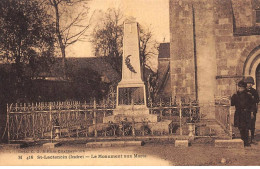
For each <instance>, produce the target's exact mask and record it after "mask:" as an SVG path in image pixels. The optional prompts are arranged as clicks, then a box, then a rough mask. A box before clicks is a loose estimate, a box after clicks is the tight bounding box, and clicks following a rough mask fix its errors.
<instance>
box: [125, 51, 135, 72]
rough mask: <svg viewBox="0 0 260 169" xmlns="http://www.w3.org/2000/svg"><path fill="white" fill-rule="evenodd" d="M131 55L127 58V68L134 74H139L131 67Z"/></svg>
mask: <svg viewBox="0 0 260 169" xmlns="http://www.w3.org/2000/svg"><path fill="white" fill-rule="evenodd" d="M130 56H131V55H128V56H127V57H126V58H125V64H126V66H127V68H128V69H129V70H130V71H131V72H134V73H137V72H136V71H135V69H134V67H133V66H132V65H131V63H130V58H129V57H130Z"/></svg>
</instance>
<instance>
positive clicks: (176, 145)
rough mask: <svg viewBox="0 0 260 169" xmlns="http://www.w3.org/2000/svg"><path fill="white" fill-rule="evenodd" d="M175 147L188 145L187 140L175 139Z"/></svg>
mask: <svg viewBox="0 0 260 169" xmlns="http://www.w3.org/2000/svg"><path fill="white" fill-rule="evenodd" d="M174 145H175V147H189V140H175V144H174Z"/></svg>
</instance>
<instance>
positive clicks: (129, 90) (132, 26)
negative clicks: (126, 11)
mask: <svg viewBox="0 0 260 169" xmlns="http://www.w3.org/2000/svg"><path fill="white" fill-rule="evenodd" d="M115 119H134V120H135V121H136V122H142V121H149V122H157V120H158V119H157V116H155V115H150V114H149V109H148V108H147V105H146V89H145V85H144V82H143V75H142V69H141V62H140V47H139V28H138V23H137V22H136V20H135V19H134V18H128V19H126V20H125V22H124V39H123V60H122V80H121V81H120V82H119V83H118V86H117V105H116V109H115V110H114V111H113V116H111V117H107V118H104V120H103V121H105V122H107V121H115ZM116 121H118V120H116Z"/></svg>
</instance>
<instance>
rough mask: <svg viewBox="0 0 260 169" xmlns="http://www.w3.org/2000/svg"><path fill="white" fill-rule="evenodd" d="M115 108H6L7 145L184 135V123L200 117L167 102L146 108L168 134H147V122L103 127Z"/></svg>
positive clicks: (193, 106)
mask: <svg viewBox="0 0 260 169" xmlns="http://www.w3.org/2000/svg"><path fill="white" fill-rule="evenodd" d="M115 105H116V104H115V103H114V102H112V101H111V100H103V101H101V102H99V103H98V104H97V103H96V101H93V102H91V103H86V102H78V101H72V102H48V103H46V102H44V103H35V104H28V103H27V104H11V105H7V129H8V130H7V131H8V141H9V142H11V141H21V140H27V139H28V140H53V139H55V137H56V136H57V135H60V137H61V138H86V137H87V138H91V137H126V136H130V137H133V136H134V137H135V136H149V135H188V131H187V127H186V123H187V122H189V121H190V122H193V123H198V122H199V121H200V117H201V115H200V111H199V110H200V107H199V105H198V103H195V102H190V103H178V104H177V103H176V102H172V101H171V99H170V100H169V101H163V100H160V101H159V102H158V103H156V104H155V103H151V102H150V103H149V104H148V108H149V111H150V114H156V115H158V116H159V120H160V121H163V120H170V122H171V123H170V125H169V130H168V131H167V130H163V131H160V130H158V131H151V130H150V128H149V122H148V121H143V122H141V123H140V122H139V123H136V122H134V120H133V121H121V122H119V123H117V124H116V123H107V124H105V123H103V117H107V116H110V115H113V110H114V109H115ZM185 127H186V128H185ZM56 129H58V130H56ZM183 131H185V132H183ZM57 132H59V133H57Z"/></svg>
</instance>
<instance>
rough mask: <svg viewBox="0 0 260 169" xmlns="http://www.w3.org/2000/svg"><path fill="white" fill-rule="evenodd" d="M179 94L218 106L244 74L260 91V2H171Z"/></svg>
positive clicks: (173, 65) (174, 72)
mask: <svg viewBox="0 0 260 169" xmlns="http://www.w3.org/2000/svg"><path fill="white" fill-rule="evenodd" d="M169 7H170V57H171V63H170V66H171V90H172V95H173V96H177V97H178V96H181V97H189V98H191V99H197V100H199V102H200V103H209V102H211V103H212V102H214V98H215V97H216V96H230V95H231V94H232V93H234V92H235V91H236V83H237V81H239V80H241V79H242V78H243V77H244V76H248V75H251V76H252V77H254V78H255V81H256V86H255V87H256V88H257V90H258V91H260V78H259V77H258V76H259V75H260V73H258V72H260V71H259V70H260V68H259V67H258V65H259V63H260V36H259V35H260V0H169Z"/></svg>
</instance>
